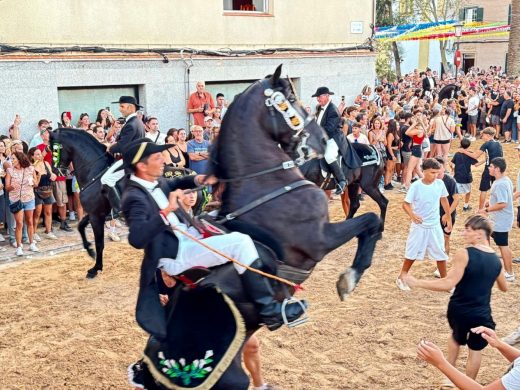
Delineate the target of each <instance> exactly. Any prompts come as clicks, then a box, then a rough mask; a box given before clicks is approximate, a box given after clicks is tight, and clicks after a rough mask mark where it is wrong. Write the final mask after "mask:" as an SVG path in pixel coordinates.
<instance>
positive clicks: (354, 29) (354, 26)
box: [350, 22, 363, 34]
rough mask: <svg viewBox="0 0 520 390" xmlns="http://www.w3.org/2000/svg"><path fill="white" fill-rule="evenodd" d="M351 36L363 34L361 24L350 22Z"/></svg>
mask: <svg viewBox="0 0 520 390" xmlns="http://www.w3.org/2000/svg"><path fill="white" fill-rule="evenodd" d="M350 33H351V34H363V22H350Z"/></svg>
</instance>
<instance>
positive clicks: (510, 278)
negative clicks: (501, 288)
mask: <svg viewBox="0 0 520 390" xmlns="http://www.w3.org/2000/svg"><path fill="white" fill-rule="evenodd" d="M504 275H505V277H506V280H507V281H508V282H509V283H513V282H514V281H515V274H514V273H512V274H510V273H507V272H506V271H504Z"/></svg>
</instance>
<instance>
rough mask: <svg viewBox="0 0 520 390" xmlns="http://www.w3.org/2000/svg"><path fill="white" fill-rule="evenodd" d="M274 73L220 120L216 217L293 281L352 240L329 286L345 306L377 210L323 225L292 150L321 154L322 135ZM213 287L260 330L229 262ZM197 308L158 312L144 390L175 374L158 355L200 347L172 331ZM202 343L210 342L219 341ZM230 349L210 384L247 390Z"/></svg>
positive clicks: (320, 201) (367, 251) (322, 210)
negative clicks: (346, 261)
mask: <svg viewBox="0 0 520 390" xmlns="http://www.w3.org/2000/svg"><path fill="white" fill-rule="evenodd" d="M280 73H281V66H280V67H278V68H277V70H276V72H275V74H274V75H273V76H271V77H268V78H266V79H263V80H260V81H258V82H256V83H254V84H253V85H251V86H250V87H249V88H248V89H247V90H246V91H244V92H243V93H242V94H240V95H238V96H236V97H235V100H234V102H233V103H232V104H231V105H230V107H229V108H228V111H227V113H226V116H225V117H224V120H223V122H222V128H221V132H220V135H219V138H218V139H217V141H216V143H215V144H214V148H213V150H212V152H211V156H210V166H211V171H212V173H213V174H215V175H216V176H217V177H218V178H219V179H220V181H221V182H223V183H225V185H226V187H225V190H224V192H223V194H222V209H221V211H220V214H219V216H220V218H221V222H223V223H224V226H226V227H227V228H229V229H230V230H235V231H241V232H243V233H247V234H249V235H251V237H252V238H253V239H255V240H256V241H257V242H258V241H259V242H262V243H263V244H269V243H270V245H269V246H270V248H271V249H270V250H269V249H266V248H265V247H262V246H258V249H259V254H260V257H261V258H262V260H263V261H265V262H266V263H267V264H270V265H271V269H267V270H266V271H267V272H270V273H274V274H276V275H277V276H279V277H283V278H285V279H288V280H290V281H292V282H294V283H302V282H304V281H305V280H306V279H307V278H308V277H309V276H310V274H311V272H312V270H313V269H314V267H315V266H316V264H317V263H318V262H319V261H321V260H322V259H323V257H324V256H325V255H326V254H328V253H330V252H331V251H332V250H334V249H336V248H338V247H339V246H341V245H343V244H344V243H346V242H347V241H349V240H351V239H352V238H354V237H357V238H358V248H357V252H356V254H355V257H354V261H353V263H352V266H351V267H348V268H347V270H346V271H345V272H343V273H342V274H341V275H340V276H339V280H338V282H337V283H336V288H337V291H338V294H339V296H340V299H341V300H344V299H345V298H346V296H347V295H348V294H349V293H351V292H352V291H353V290H354V288H355V287H356V285H357V283H358V282H359V280H360V278H361V276H362V275H363V273H364V272H365V270H366V269H367V268H368V267H370V265H371V261H372V256H373V252H374V250H375V246H376V242H377V241H378V240H379V239H380V238H381V220H380V218H379V217H378V216H377V215H376V214H374V213H366V214H364V215H361V216H358V217H354V218H352V219H348V220H346V221H343V222H339V223H330V222H329V219H328V201H327V199H326V196H325V193H324V192H323V191H322V190H321V189H319V188H318V187H317V186H316V185H315V184H314V183H312V182H310V181H308V180H306V179H305V178H304V176H303V175H302V173H301V172H300V170H299V169H298V168H297V167H296V166H295V165H294V163H293V161H292V157H291V156H294V154H295V151H296V150H303V149H305V150H306V155H307V156H309V155H313V154H315V155H320V154H322V153H323V152H324V149H325V139H324V138H325V137H326V136H325V133H324V131H323V129H322V128H321V127H320V126H319V125H318V124H317V123H316V122H315V121H314V119H313V118H311V117H308V116H307V113H306V112H305V110H304V109H303V107H302V106H301V104H299V103H298V102H297V101H296V99H295V96H294V94H293V91H292V88H291V86H290V84H289V81H287V80H284V79H281V78H280ZM262 248H263V249H262ZM269 258H271V260H277V264H278V267H277V268H276V267H274V268H272V265H273V263H276V262H274V261H268V259H269ZM212 285H213V286H214V285H217V286H218V287H219V291H220V290H221V291H222V292H224V293H225V294H227V295H228V296H229V297H230V298H232V300H233V302H234V303H235V304H236V305H237V308H238V310H239V311H240V313H241V315H242V317H243V318H244V322H245V328H246V330H247V334H251V333H252V332H254V331H255V330H257V329H258V327H259V319H258V315H257V314H256V311H255V308H254V306H251V302H250V299H249V298H248V294H247V291H244V290H243V288H242V283H241V282H240V279H239V277H238V274H237V273H236V271H235V270H234V268H233V266H232V265H230V264H227V265H223V266H220V267H216V268H214V269H213V270H212V272H211V274H210V275H209V276H208V277H206V279H205V280H204V281H203V282H202V283H201V284H200V286H201V287H199V288H205V287H208V286H212ZM176 288H177V289H180V288H182V287H180V286H179V285H178V286H176ZM177 291H178V290H177ZM281 292H283V288H282V289H281ZM155 299H158V297H157V298H155ZM199 301H200V302H201V305H202V302H205V300H204V299H200V300H199ZM174 302H177V304H179V302H180V303H182V299H176V298H175V299H174ZM185 306H186V305H185ZM201 308H202V306H197V305H188V308H187V309H186V310H187V312H183V313H182V314H180V315H179V314H177V315H175V314H173V315H172V312H173V310H175V303H174V306H173V308H167V311H166V312H165V316H166V318H169V319H170V320H169V321H168V329H169V331H168V335H167V337H166V339H164V340H158V339H157V338H156V337H151V338H150V340H149V342H148V345H147V348H146V350H145V358H144V359H145V370H144V373H145V382H146V381H148V382H146V383H147V388H150V389H159V388H160V389H163V388H164V387H162V386H161V385H160V384H158V383H157V382H160V383H162V384H165V383H166V382H165V381H166V380H167V379H168V378H166V376H167V373H168V372H169V373H170V374H171V375H175V373H172V372H171V370H166V368H164V366H162V368H161V365H164V362H165V361H166V360H168V361H170V360H169V359H171V358H170V357H167V358H166V359H165V358H164V356H163V353H161V352H160V351H162V350H166V351H168V353H169V354H170V355H171V356H175V355H176V354H177V355H179V354H180V352H179V350H181V349H183V348H185V346H184V345H185V344H187V343H188V344H189V343H191V344H190V348H189V349H190V350H193V349H194V348H199V349H200V350H201V352H200V353H199V355H201V354H202V351H204V350H205V349H206V348H202V347H201V346H200V345H198V344H197V345H195V343H194V339H195V337H189V336H188V335H186V336H183V337H181V338H180V339H179V337H178V335H179V332H180V330H179V328H180V329H182V331H183V332H189V331H192V329H191V326H188V325H186V324H185V323H184V324H179V322H182V321H183V318H185V319H186V320H187V316H190V315H194V316H198V315H199V314H200V313H201V312H204V311H205V310H203V309H201ZM190 313H191V314H190ZM222 321H224V319H223V320H222ZM201 323H205V321H202V320H201V321H197V324H201ZM213 329H215V328H214V327H213ZM216 332H217V333H218V332H220V333H221V336H222V337H220V338H221V339H223V338H224V337H228V336H229V333H235V330H231V329H228V330H224V329H222V330H220V331H216ZM209 333H211V332H209ZM209 333H208V332H203V331H202V332H200V331H199V332H197V334H202V335H208V334H209ZM172 338H176V339H175V340H172ZM208 342H209V343H210V345H215V344H216V343H217V342H216V341H208ZM211 343H212V344H211ZM208 348H209V347H208ZM233 351H234V352H233V353H236V355H234V358H233V361H232V362H228V364H227V366H226V367H227V368H226V370H225V372H224V373H223V376H222V377H221V378H220V380H219V382H217V383H216V384H215V385H214V386H212V387H211V388H214V389H230V388H234V389H246V388H247V378H244V373H243V370H242V367H241V364H240V354H239V353H238V352H236V350H233ZM186 354H188V352H186ZM195 357H196V356H193V357H191V358H195ZM191 358H190V359H186V361H190V360H191ZM133 367H134V368H135V367H136V366H135V365H134V366H133ZM146 367H147V368H146ZM176 367H177V366H176ZM148 370H150V371H151V373H150V372H148ZM171 375H170V379H171V378H172V376H171ZM152 377H153V379H152ZM177 380H178V377H177ZM239 382H240V385H239V384H238V383H239ZM165 386H166V385H165ZM166 387H168V386H166ZM168 388H172V387H168ZM176 388H177V387H176Z"/></svg>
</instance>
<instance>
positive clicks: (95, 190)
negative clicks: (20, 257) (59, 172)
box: [50, 128, 114, 278]
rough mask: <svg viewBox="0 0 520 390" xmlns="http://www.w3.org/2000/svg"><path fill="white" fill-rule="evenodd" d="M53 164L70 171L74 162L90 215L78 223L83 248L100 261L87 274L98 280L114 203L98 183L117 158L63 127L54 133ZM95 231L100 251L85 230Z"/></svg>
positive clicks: (81, 133)
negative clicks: (93, 248)
mask: <svg viewBox="0 0 520 390" xmlns="http://www.w3.org/2000/svg"><path fill="white" fill-rule="evenodd" d="M50 142H51V147H52V153H53V164H54V166H55V167H56V168H58V169H67V168H68V166H69V164H70V163H71V162H72V164H73V165H74V172H75V175H76V179H77V180H78V184H79V186H80V188H81V192H80V201H81V205H82V206H83V209H84V210H85V212H86V214H85V216H84V217H83V219H82V220H81V221H80V222H79V224H78V231H79V233H80V235H81V240H82V241H83V247H84V248H85V249H86V250H87V252H88V254H89V256H90V257H92V258H93V259H95V260H96V264H95V265H94V267H92V268H90V269H89V270H88V271H87V278H94V277H96V275H97V273H98V272H99V271H102V270H103V249H104V248H105V220H106V217H107V216H108V215H110V212H111V209H110V203H109V202H108V199H107V198H106V197H105V196H104V195H103V193H102V191H101V182H100V181H99V180H98V179H99V176H100V175H101V173H102V172H103V171H104V170H105V169H106V168H107V167H108V166H110V165H111V164H112V163H113V161H114V159H113V157H112V156H111V155H109V154H108V153H106V146H105V145H103V144H101V143H100V142H99V141H97V140H96V139H95V138H94V137H93V136H91V135H90V134H88V133H87V132H86V131H83V130H78V129H69V128H59V129H58V130H55V131H53V132H51V133H50ZM89 222H90V225H91V226H92V231H93V232H94V239H95V242H96V251H95V252H94V251H93V250H92V247H91V243H90V242H89V241H88V240H87V236H86V233H85V228H86V227H87V225H88V224H89Z"/></svg>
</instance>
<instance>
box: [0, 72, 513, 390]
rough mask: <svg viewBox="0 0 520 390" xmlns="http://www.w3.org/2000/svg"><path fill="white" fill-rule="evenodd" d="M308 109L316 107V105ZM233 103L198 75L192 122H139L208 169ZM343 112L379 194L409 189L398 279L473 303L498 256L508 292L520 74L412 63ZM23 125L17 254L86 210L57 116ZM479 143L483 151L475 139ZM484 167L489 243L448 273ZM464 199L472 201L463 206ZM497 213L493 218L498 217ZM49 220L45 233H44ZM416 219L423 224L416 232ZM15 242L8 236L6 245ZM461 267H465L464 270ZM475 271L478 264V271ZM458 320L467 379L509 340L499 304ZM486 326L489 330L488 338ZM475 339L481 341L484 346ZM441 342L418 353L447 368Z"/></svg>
mask: <svg viewBox="0 0 520 390" xmlns="http://www.w3.org/2000/svg"><path fill="white" fill-rule="evenodd" d="M307 110H308V111H309V112H311V111H312V110H311V109H310V107H307ZM226 111H227V102H226V100H225V97H224V95H223V94H220V93H219V94H217V95H216V97H215V99H214V98H213V96H212V95H211V93H209V92H208V91H206V90H205V84H204V82H203V81H199V82H197V84H196V91H194V92H193V93H192V94H191V95H190V97H189V99H188V105H187V113H188V114H189V115H191V119H192V121H191V122H192V123H193V125H191V126H190V128H189V129H184V128H179V129H177V128H170V129H169V130H168V131H166V132H163V131H161V129H160V118H157V117H155V116H153V115H145V113H144V112H143V111H139V112H138V118H139V119H140V120H142V122H143V124H144V126H145V130H146V137H147V138H149V139H150V140H152V141H153V142H155V143H157V144H168V145H171V146H170V147H169V148H168V149H167V150H165V151H164V152H163V153H164V160H165V164H166V165H167V166H170V167H172V168H184V169H189V170H191V171H194V172H196V173H201V174H204V173H206V171H207V164H208V158H209V150H210V148H211V145H212V143H213V142H214V141H215V139H216V138H217V137H218V134H219V131H220V125H221V121H222V118H223V117H224V116H225V114H226ZM338 111H339V114H340V116H341V130H342V132H343V135H344V136H345V137H346V138H347V139H348V140H349V141H350V142H351V143H363V144H370V145H373V147H374V148H375V149H377V150H378V151H379V153H380V154H381V156H382V157H383V159H384V161H385V172H384V174H383V175H382V177H381V179H380V191H381V192H385V191H394V190H395V191H398V192H401V193H403V194H404V196H405V199H404V202H403V207H404V209H405V211H406V213H407V214H408V215H409V216H410V219H411V221H412V228H411V230H410V236H409V238H408V242H407V250H406V254H405V261H404V263H403V269H402V271H401V273H400V274H399V277H398V279H397V285H398V287H399V288H400V289H401V290H403V291H410V290H411V288H413V287H423V288H431V289H441V290H442V289H448V290H451V289H455V294H454V296H455V297H456V298H455V301H456V302H455V303H453V305H455V304H456V305H458V306H457V307H459V308H460V307H464V305H465V304H466V303H467V302H466V301H465V300H466V299H469V297H468V296H467V294H466V295H465V292H464V291H462V289H463V287H464V286H466V293H467V291H472V292H475V291H476V293H477V294H478V293H481V294H484V295H486V294H488V292H483V290H482V291H481V290H478V289H477V290H474V289H473V288H474V286H473V285H472V283H473V281H472V280H471V278H474V277H475V276H474V275H472V276H466V273H465V272H466V271H465V270H466V269H470V268H468V267H469V264H470V263H471V264H476V262H478V261H481V260H475V259H480V258H481V257H482V258H486V259H488V258H490V259H491V260H486V261H489V262H491V261H495V262H498V263H496V264H498V265H497V267H498V270H500V269H501V267H502V266H503V269H504V272H503V274H502V273H500V272H499V271H496V272H494V271H493V272H491V271H489V274H486V275H485V277H486V278H487V279H486V280H488V282H489V283H488V285H489V286H492V285H493V283H494V282H495V281H497V282H498V283H499V285H500V288H501V289H502V290H507V285H506V282H508V283H512V282H514V281H515V274H514V272H513V264H514V263H520V257H517V258H515V259H513V255H512V252H511V249H510V247H509V234H510V232H511V230H512V228H513V226H514V224H515V223H516V224H517V225H518V227H520V217H518V216H517V219H516V222H515V216H514V202H515V201H516V200H517V199H518V198H520V172H519V173H518V175H517V178H516V186H515V185H513V182H512V181H511V179H509V177H508V175H509V174H512V173H511V172H509V171H508V163H509V162H508V161H507V160H506V159H505V158H504V148H509V147H510V148H511V149H513V148H515V149H516V150H517V153H518V155H517V157H518V158H520V146H518V143H519V138H518V130H519V127H520V78H516V79H512V78H509V77H508V76H507V75H506V74H504V73H503V72H502V69H500V68H498V67H490V68H489V69H485V70H482V69H476V68H474V69H471V70H470V71H469V72H467V73H466V74H461V75H459V76H458V77H457V78H454V77H451V76H449V75H446V74H444V75H442V76H439V75H437V74H436V73H435V72H432V71H431V70H430V69H426V71H424V72H419V71H414V72H412V73H410V74H407V75H405V76H404V77H403V78H401V79H399V80H396V81H393V82H389V81H388V80H386V79H383V80H381V82H380V83H378V85H377V86H376V87H375V88H374V89H373V88H372V87H370V86H365V87H364V88H363V89H362V90H361V92H360V94H359V95H357V96H356V97H355V99H354V101H353V102H352V103H351V104H347V103H346V102H345V101H344V99H342V101H341V103H340V104H339V106H338ZM21 123H22V119H21V118H20V116H19V115H16V116H15V119H14V121H13V124H12V125H11V126H10V127H9V129H8V134H7V135H5V136H0V177H1V178H2V185H1V187H2V193H1V194H0V222H2V223H3V224H4V227H5V228H6V235H7V236H8V239H9V241H10V243H11V244H12V245H13V246H14V247H16V254H17V255H19V256H22V255H23V254H24V247H23V244H28V245H29V247H28V248H29V251H33V252H37V251H38V246H37V245H38V244H37V243H38V242H39V241H40V240H41V239H43V238H44V239H50V240H53V239H56V235H55V234H54V232H53V226H52V222H53V219H54V220H56V221H57V222H59V229H61V230H64V231H70V229H71V228H70V226H69V225H68V221H71V220H72V221H73V220H76V219H80V218H82V216H83V210H82V207H81V202H80V199H79V193H80V188H79V185H78V183H77V181H76V180H75V177H74V175H73V173H74V167H73V166H71V167H70V170H69V172H70V173H69V174H68V175H66V176H63V174H62V173H61V172H59V171H56V170H55V169H54V168H53V166H52V152H51V150H50V147H49V146H50V145H49V134H50V132H51V131H53V126H52V123H51V122H50V121H49V120H47V119H42V120H40V121H39V122H38V128H37V131H36V133H35V134H34V136H33V137H32V138H31V140H30V142H29V143H28V144H27V143H25V142H23V141H21V140H20V125H21ZM124 123H125V118H116V117H115V116H114V114H113V113H112V112H111V111H109V110H107V109H100V110H99V111H98V113H97V117H96V119H95V121H93V122H91V120H90V118H89V115H88V114H87V113H81V114H80V115H79V116H78V117H77V122H74V115H73V113H71V112H63V113H62V115H61V118H60V122H59V123H58V125H57V126H56V127H75V128H77V129H79V130H83V131H86V132H88V133H89V134H91V135H92V136H93V137H95V138H96V139H97V140H98V141H99V142H100V143H103V144H105V145H107V146H109V145H111V144H112V143H114V142H115V139H116V137H117V135H118V134H119V132H120V131H121V128H122V126H123V125H124ZM477 140H479V141H478V143H479V146H478V147H476V146H475V143H476V142H477ZM480 140H481V141H480ZM509 144H511V146H509ZM482 165H483V166H484V167H483V169H482V173H481V179H480V184H479V188H478V192H479V194H478V208H477V210H474V211H475V212H477V213H478V214H480V217H482V218H484V219H485V220H484V221H481V220H478V219H471V218H470V219H468V220H467V221H466V223H465V227H464V229H465V231H466V232H468V231H470V232H482V234H480V233H479V234H480V235H478V237H477V233H475V235H474V236H471V237H470V235H469V233H468V235H467V237H466V236H465V240H466V244H467V245H474V246H479V245H480V246H481V249H482V248H484V247H485V248H484V249H482V251H483V252H482V253H480V252H479V253H477V254H476V252H475V253H473V252H471V253H469V252H468V253H469V254H467V255H464V254H460V253H458V254H457V257H456V258H457V259H459V258H460V260H457V263H456V264H457V265H456V266H454V267H453V269H455V270H457V271H456V272H458V273H457V276H456V277H455V276H453V273H452V274H450V273H449V272H447V269H446V260H447V259H448V256H449V252H450V249H449V243H450V234H451V230H452V226H453V224H454V223H455V218H456V215H457V211H458V209H459V208H460V209H462V212H463V213H468V216H470V217H471V215H470V214H469V212H470V211H471V210H472V203H471V197H472V196H473V195H474V190H475V189H474V188H473V187H472V182H473V174H472V169H473V167H479V166H482ZM515 187H516V190H515ZM360 196H361V197H362V196H363V194H360ZM2 197H3V198H2ZM432 200H433V201H432ZM433 203H435V204H436V205H435V207H434V206H432V204H433ZM459 204H461V206H462V207H458V206H459ZM440 205H442V207H440ZM191 206H193V205H191ZM519 207H520V206H519ZM190 210H191V209H190ZM432 210H433V213H432ZM67 216H68V218H67ZM488 221H491V222H492V223H489V224H488ZM41 223H42V225H43V230H39V229H40V224H41ZM117 224H118V222H117V220H113V221H112V222H110V226H109V227H108V228H109V229H110V233H109V237H110V238H111V239H112V240H119V237H118V236H117V234H116V233H115V232H116V231H115V228H116V226H117ZM418 225H422V227H421V228H418ZM430 225H431V226H437V225H438V227H439V229H440V233H439V234H438V235H437V234H436V233H432V232H431V231H429V228H430ZM5 239H6V238H4V236H3V235H0V241H3V240H5ZM491 239H492V240H493V241H494V243H495V244H496V245H497V246H498V248H499V252H500V254H501V260H498V257H496V255H495V254H494V251H492V250H491V249H489V248H490V240H491ZM430 244H431V245H430ZM4 250H5V249H4ZM489 253H492V255H489ZM426 254H429V255H430V256H432V255H433V258H432V260H436V261H437V263H438V276H439V277H441V278H442V279H441V280H440V282H439V283H441V284H439V285H435V284H428V283H423V282H421V281H418V280H417V279H415V278H413V277H412V276H411V275H409V274H408V273H409V270H410V268H411V265H412V264H413V262H414V261H416V260H422V259H423V258H424V256H425V255H426ZM464 256H466V257H464ZM479 256H480V257H479ZM486 256H487V257H486ZM489 256H491V257H489ZM493 256H494V257H493ZM460 264H466V265H464V266H463V267H462V268H461V267H460ZM496 264H495V265H496ZM477 268H478V267H477ZM450 272H451V271H450ZM475 272H479V271H478V269H476V271H475ZM497 272H498V273H497ZM450 275H451V276H450ZM499 275H502V276H503V279H501V278H502V276H499ZM483 277H484V276H483ZM443 280H447V282H442V281H443ZM461 286H462V287H461ZM468 286H469V287H468ZM490 288H491V287H489V290H490ZM457 289H459V290H457ZM468 289H469V290H468ZM479 291H480V292H479ZM489 296H490V291H489ZM489 296H488V295H486V297H487V298H486V297H484V298H483V300H482V301H480V302H479V305H482V306H483V307H488V306H489ZM486 299H487V301H486ZM450 305H451V303H450ZM448 317H449V319H450V326H451V327H452V330H453V337H452V339H450V340H451V341H450V342H453V343H454V345H455V346H456V354H458V347H459V346H460V345H465V344H466V342H467V341H468V340H467V338H468V337H471V341H470V342H467V344H468V347H469V349H470V357H469V358H468V366H471V367H470V369H469V371H468V375H469V376H470V377H472V378H473V379H474V378H475V377H476V374H477V373H478V368H479V365H480V360H478V359H479V357H480V355H478V357H475V356H477V355H475V354H474V353H475V352H480V350H481V349H483V348H484V347H485V346H486V345H487V342H490V343H492V345H493V346H497V345H499V342H498V341H496V340H495V339H494V337H495V335H494V333H493V332H492V330H487V329H488V328H489V329H491V328H493V327H494V322H493V321H492V318H491V314H490V311H489V316H488V317H489V318H488V317H486V321H485V323H473V322H471V321H470V320H468V318H467V317H464V318H462V317H461V316H460V315H458V316H457V315H452V316H451V318H450V314H449V312H448ZM479 318H483V317H479ZM472 319H474V318H472ZM479 326H486V328H485V329H484V328H479ZM483 329H484V330H483ZM464 332H465V333H464ZM480 334H482V335H487V336H485V337H483V338H482V337H481V336H480ZM468 335H469V336H468ZM475 337H477V338H478V342H475ZM505 341H506V342H507V343H508V344H514V343H516V342H518V341H520V328H519V329H518V330H517V331H515V332H514V333H513V334H512V335H510V336H509V337H508V338H507V339H505ZM435 348H436V347H435V346H434V345H432V344H428V343H422V344H421V345H420V346H419V350H420V357H421V358H423V359H425V360H427V361H429V362H432V364H435V365H436V366H438V367H440V366H443V364H444V360H443V359H444V358H443V357H442V356H439V355H438V353H437V352H436V349H435ZM453 348H455V347H453ZM454 353H455V352H453V349H452V353H451V355H449V357H448V361H449V362H450V363H452V364H454V361H453V357H454V356H455V359H456V354H455V355H454ZM472 353H473V354H472ZM510 354H511V355H510V356H513V355H514V356H515V359H517V361H515V366H516V370H517V371H518V369H519V368H518V365H519V364H520V362H519V361H518V358H517V356H518V353H517V352H515V353H513V352H510ZM472 359H473V360H472ZM474 359H476V360H474ZM508 359H509V360H512V359H510V358H509V357H508ZM513 360H514V359H513ZM477 361H478V364H477ZM475 365H477V366H475ZM443 372H444V373H445V374H446V375H447V377H449V378H450V379H452V380H454V381H455V382H457V384H459V383H462V382H463V380H462V379H460V378H456V375H451V373H450V372H449V370H444V369H443ZM515 375H517V376H516V378H517V380H518V382H517V386H518V383H520V379H518V373H517V374H515ZM454 378H455V379H454ZM511 378H512V377H511V375H510V376H509V377H508V381H512V380H513V379H514V378H513V379H511ZM468 388H469V387H468ZM506 388H509V387H506ZM510 388H518V387H510Z"/></svg>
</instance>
